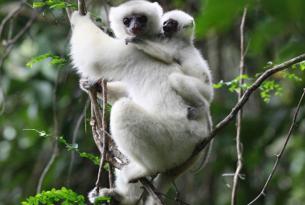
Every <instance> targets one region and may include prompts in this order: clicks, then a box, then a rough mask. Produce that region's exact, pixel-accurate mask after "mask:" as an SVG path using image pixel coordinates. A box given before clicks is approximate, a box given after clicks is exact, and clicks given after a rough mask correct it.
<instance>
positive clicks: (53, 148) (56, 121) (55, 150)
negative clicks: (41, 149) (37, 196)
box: [36, 72, 60, 193]
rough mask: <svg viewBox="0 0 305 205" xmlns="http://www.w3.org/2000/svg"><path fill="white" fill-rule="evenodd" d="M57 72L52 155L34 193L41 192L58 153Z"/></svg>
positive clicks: (54, 94)
mask: <svg viewBox="0 0 305 205" xmlns="http://www.w3.org/2000/svg"><path fill="white" fill-rule="evenodd" d="M59 76H60V74H59V72H58V73H57V79H56V82H55V88H54V91H53V123H54V134H53V147H52V155H51V158H50V160H49V161H48V163H47V165H46V166H45V168H44V169H43V171H42V173H41V175H40V177H39V180H38V184H37V188H36V193H40V192H41V187H42V183H43V181H44V179H45V177H46V175H47V173H48V171H49V170H50V168H51V166H52V165H53V163H54V161H55V159H56V157H57V155H58V140H57V138H58V133H59V123H58V115H57V104H56V103H57V96H56V92H57V87H58V81H59Z"/></svg>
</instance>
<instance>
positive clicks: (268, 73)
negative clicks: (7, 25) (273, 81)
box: [193, 53, 305, 156]
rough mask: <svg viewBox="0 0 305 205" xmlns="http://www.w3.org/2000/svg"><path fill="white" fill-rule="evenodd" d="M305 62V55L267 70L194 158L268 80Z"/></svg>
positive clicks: (197, 149) (199, 147)
mask: <svg viewBox="0 0 305 205" xmlns="http://www.w3.org/2000/svg"><path fill="white" fill-rule="evenodd" d="M304 60H305V53H303V54H301V55H299V56H297V57H294V58H292V59H290V60H287V61H285V62H283V63H281V64H278V65H275V66H273V67H272V68H270V69H268V70H266V71H265V72H264V73H263V74H262V75H261V76H260V77H259V78H258V79H257V80H256V81H255V82H254V83H253V84H252V85H251V86H250V87H249V88H248V89H246V91H245V93H244V94H243V95H242V97H241V99H240V100H239V101H238V103H237V104H236V105H235V106H234V107H233V108H232V109H231V111H230V113H229V114H228V115H227V116H226V117H225V118H224V119H223V120H222V121H220V122H219V123H218V124H217V125H216V126H215V128H214V129H213V130H212V132H211V133H210V134H209V135H208V137H207V138H206V139H204V140H203V141H202V142H201V143H200V144H199V145H198V146H197V147H196V149H195V150H194V152H193V156H194V155H197V154H198V153H199V152H200V151H201V150H202V149H204V147H205V146H206V145H207V144H208V143H209V142H210V141H211V140H212V139H213V138H214V137H215V136H216V134H218V132H219V131H221V130H222V129H223V128H224V127H226V126H227V125H228V124H229V123H230V122H231V121H232V120H233V119H234V118H235V117H236V115H237V113H238V111H239V110H240V109H241V108H242V107H243V106H244V105H245V104H246V102H247V101H248V100H249V98H250V96H251V95H252V93H253V92H254V91H256V90H257V89H258V88H259V86H260V85H261V84H262V83H263V82H264V81H265V80H266V79H268V78H269V77H270V76H272V75H273V74H274V73H277V72H280V71H282V70H285V69H287V68H289V67H291V66H292V65H295V64H297V63H300V62H302V61H304Z"/></svg>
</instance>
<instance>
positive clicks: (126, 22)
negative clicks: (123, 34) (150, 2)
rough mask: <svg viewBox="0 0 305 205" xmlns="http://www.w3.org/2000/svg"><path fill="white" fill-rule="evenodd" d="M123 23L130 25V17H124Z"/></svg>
mask: <svg viewBox="0 0 305 205" xmlns="http://www.w3.org/2000/svg"><path fill="white" fill-rule="evenodd" d="M123 24H124V25H125V26H129V24H130V18H127V17H126V18H124V19H123Z"/></svg>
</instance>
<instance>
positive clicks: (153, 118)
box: [71, 1, 208, 182]
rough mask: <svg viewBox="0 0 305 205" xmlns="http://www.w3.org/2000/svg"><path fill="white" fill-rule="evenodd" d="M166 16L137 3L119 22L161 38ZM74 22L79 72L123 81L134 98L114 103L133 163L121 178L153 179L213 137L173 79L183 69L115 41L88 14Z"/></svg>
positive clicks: (120, 136)
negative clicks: (174, 86) (190, 114)
mask: <svg viewBox="0 0 305 205" xmlns="http://www.w3.org/2000/svg"><path fill="white" fill-rule="evenodd" d="M117 9H119V7H118V8H117ZM161 15H162V9H161V7H159V5H158V4H156V3H149V2H146V1H132V2H128V5H127V6H126V7H125V9H124V10H122V12H121V13H118V15H117V20H118V23H119V24H121V26H122V28H126V30H124V32H131V33H134V34H139V33H141V32H143V34H145V35H146V31H148V29H149V32H150V33H151V34H153V35H156V34H158V33H159V32H160V28H161V25H160V21H159V20H160V17H161ZM126 16H130V17H132V18H131V19H130V20H128V21H130V23H128V24H127V23H124V22H127V21H126V19H125V17H126ZM71 23H72V26H73V32H72V37H71V56H72V60H73V64H74V66H75V67H76V68H77V70H78V72H79V73H80V74H81V75H82V76H83V77H89V78H91V79H93V80H96V79H99V78H106V79H109V80H115V81H122V82H123V83H124V85H125V86H126V89H127V91H128V94H129V96H130V99H128V98H123V99H120V100H118V101H117V102H115V103H114V105H113V108H112V112H111V118H110V128H111V131H112V137H113V139H114V141H115V143H116V144H117V146H118V148H119V150H120V151H121V152H122V153H123V154H124V155H125V156H126V157H127V158H128V159H129V160H130V164H129V165H127V166H126V167H124V168H123V169H122V170H121V174H120V176H121V178H120V179H121V180H123V181H125V182H129V181H132V180H134V179H137V178H139V177H145V176H152V175H154V174H156V173H159V172H165V171H167V170H169V169H171V168H173V167H176V166H178V165H180V164H182V163H183V162H185V161H186V160H187V159H188V158H189V157H190V156H191V153H192V152H193V149H194V147H195V145H196V144H197V143H198V142H200V141H201V140H202V139H203V138H204V137H205V136H206V135H207V132H208V130H207V127H208V119H207V118H205V117H202V118H198V119H196V120H189V119H188V118H187V113H188V107H189V106H188V105H187V103H186V102H185V100H183V99H182V98H181V97H180V96H179V95H178V94H177V93H176V92H175V91H174V90H173V89H172V87H171V82H170V80H169V76H170V75H171V74H174V73H182V72H181V69H180V67H179V66H178V65H176V64H165V63H163V62H160V61H157V60H155V59H154V58H152V57H151V56H148V55H146V54H144V53H143V52H142V51H140V50H139V49H138V48H136V47H135V45H133V44H129V45H125V41H124V40H120V39H113V38H111V37H109V36H108V35H107V34H105V33H104V32H103V31H101V30H100V29H99V28H98V27H97V26H96V25H94V24H93V22H92V21H91V20H90V18H89V17H88V16H80V15H79V14H78V13H77V12H75V13H74V14H73V15H72V18H71ZM125 25H126V26H125ZM127 25H128V26H127ZM147 33H148V32H147Z"/></svg>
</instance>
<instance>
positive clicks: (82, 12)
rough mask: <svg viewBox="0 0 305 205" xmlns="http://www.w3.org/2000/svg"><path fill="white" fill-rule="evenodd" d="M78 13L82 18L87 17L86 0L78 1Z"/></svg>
mask: <svg viewBox="0 0 305 205" xmlns="http://www.w3.org/2000/svg"><path fill="white" fill-rule="evenodd" d="M78 11H79V14H80V15H82V16H85V15H86V14H87V8H86V3H85V0H78Z"/></svg>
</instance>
